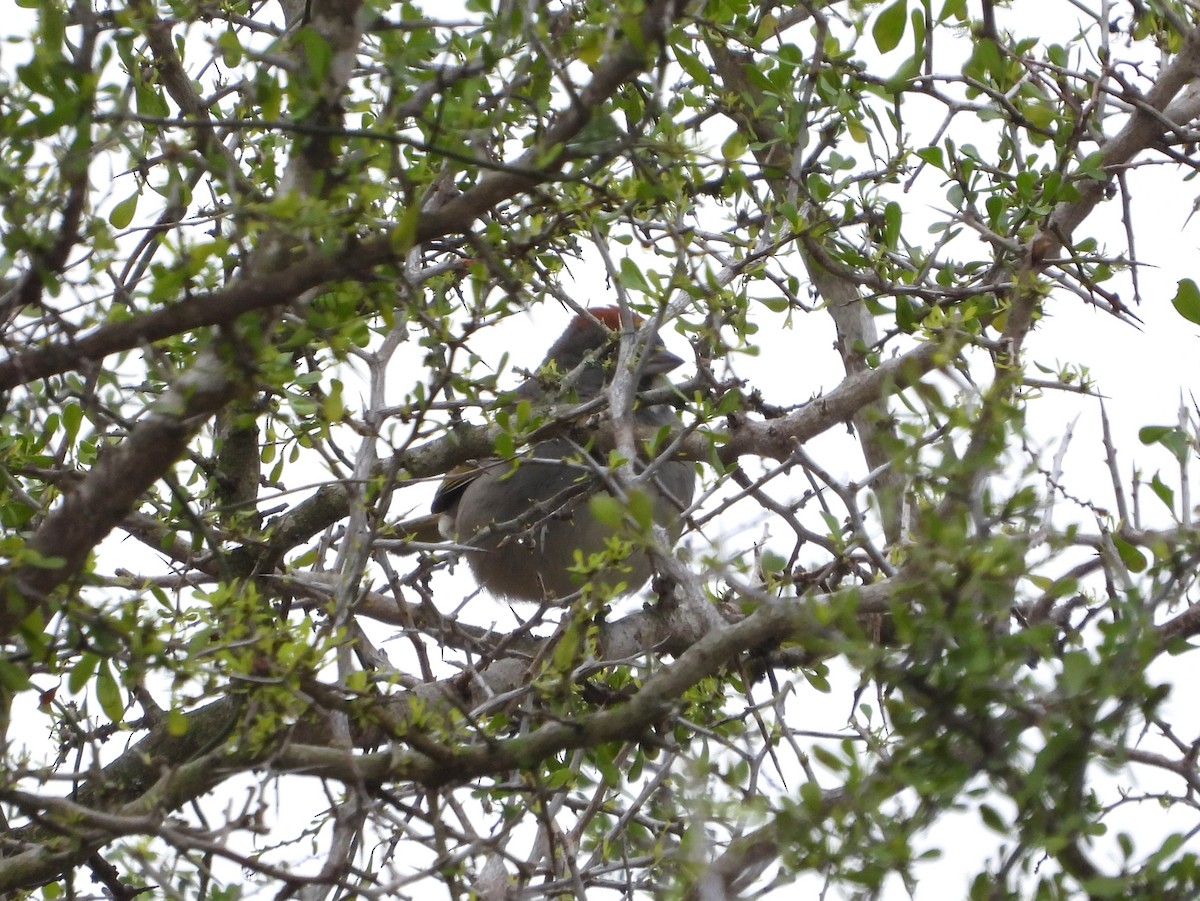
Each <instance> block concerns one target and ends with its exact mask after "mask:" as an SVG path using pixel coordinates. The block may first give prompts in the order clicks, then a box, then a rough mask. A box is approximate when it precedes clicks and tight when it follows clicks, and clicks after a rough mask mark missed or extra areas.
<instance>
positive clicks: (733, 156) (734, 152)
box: [721, 131, 750, 163]
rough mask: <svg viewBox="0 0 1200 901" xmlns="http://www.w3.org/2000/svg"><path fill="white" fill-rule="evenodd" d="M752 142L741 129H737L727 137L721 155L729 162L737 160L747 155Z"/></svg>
mask: <svg viewBox="0 0 1200 901" xmlns="http://www.w3.org/2000/svg"><path fill="white" fill-rule="evenodd" d="M749 146H750V144H749V142H747V140H746V136H745V135H743V134H742V133H741V132H740V131H735V132H734V133H733V134H731V135H730V136H729V137H727V138H726V139H725V143H724V144H722V145H721V157H722V158H723V159H724V160H725V162H727V163H732V162H736V161H737V160H740V159H741V158H742V156H744V155H745V153H746V150H747V148H749Z"/></svg>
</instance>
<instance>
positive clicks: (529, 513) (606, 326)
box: [432, 306, 696, 605]
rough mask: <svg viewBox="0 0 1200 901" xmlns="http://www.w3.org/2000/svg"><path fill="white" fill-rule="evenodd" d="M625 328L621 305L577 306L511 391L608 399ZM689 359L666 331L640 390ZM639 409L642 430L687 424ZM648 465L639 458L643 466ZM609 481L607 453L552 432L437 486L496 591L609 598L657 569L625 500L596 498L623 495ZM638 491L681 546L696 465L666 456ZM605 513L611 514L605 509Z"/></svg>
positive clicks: (450, 519)
mask: <svg viewBox="0 0 1200 901" xmlns="http://www.w3.org/2000/svg"><path fill="white" fill-rule="evenodd" d="M620 328H621V314H620V310H619V308H617V307H611V306H604V307H593V308H590V309H588V310H587V311H586V312H580V313H578V314H577V315H576V316H575V317H574V318H573V319H572V320H571V322H570V323H569V324H568V325H567V328H566V330H565V331H564V332H563V333H562V335H561V337H559V338H558V340H557V341H555V342H554V344H553V345H552V346H551V347H550V350H549V352H548V353H547V354H546V358H545V359H544V360H543V361H542V364H541V366H540V367H539V368H538V370H537V371H536V372H535V373H533V374H532V375H531V376H530V377H529V378H528V379H527V380H526V381H525V382H524V383H523V384H522V385H521V386H520V387H519V388H517V390H516V392H515V394H514V395H512V398H513V401H514V403H513V406H514V407H515V406H516V404H518V403H521V402H528V403H530V404H532V405H534V406H536V405H538V404H565V403H586V402H587V401H591V400H593V399H596V398H599V397H601V396H602V395H603V394H604V393H605V391H606V390H607V389H608V387H609V385H610V384H611V383H612V376H613V371H614V368H615V366H616V361H617V351H618V347H619V343H620V340H619V333H620ZM682 363H683V360H682V359H680V358H679V357H678V356H676V355H675V354H673V353H671V352H670V351H669V350H667V348H666V346H665V345H664V344H663V342H662V338H661V337H660V336H659V335H658V334H657V333H655V334H654V335H653V336H652V337H651V338H650V339H649V340H648V341H647V343H646V346H645V347H644V349H643V350H642V352H641V354H640V358H639V359H638V360H637V361H636V363H635V365H636V375H637V378H638V383H637V392H638V393H639V394H641V393H642V392H644V391H646V390H647V389H650V388H652V387H656V386H661V385H665V384H667V383H668V382H667V379H666V377H665V376H666V373H668V372H671V371H672V370H674V369H676V368H678V367H679V366H680V365H682ZM632 415H633V420H634V422H635V424H636V425H638V426H644V427H647V428H658V427H662V426H664V425H674V424H678V422H679V420H678V417H677V416H676V414H675V411H674V410H673V409H672V408H671V407H670V406H668V405H666V404H640V403H639V402H638V401H635V404H634V408H633V414H632ZM647 462H648V461H646V460H639V461H638V469H639V471H644V469H645V466H646V464H647ZM604 476H605V464H604V461H603V458H602V457H601V456H599V455H596V456H593V455H592V454H590V453H589V451H588V450H586V449H581V448H580V447H579V445H577V444H576V443H574V442H573V441H571V440H569V439H568V438H561V437H559V438H549V439H546V440H544V441H538V442H536V443H535V444H533V445H532V447H530V448H528V449H527V450H526V451H525V452H523V453H522V454H520V455H518V456H517V457H515V458H514V459H512V460H500V459H489V460H482V461H478V462H477V463H476V464H474V465H472V466H470V467H469V468H467V469H465V470H464V471H461V472H452V473H451V474H449V475H448V476H447V477H446V478H445V480H444V481H443V482H442V484H441V486H440V488H439V489H438V491H437V493H436V495H435V497H434V500H433V504H432V509H433V512H434V513H435V514H439V515H440V524H439V528H441V530H442V532H443V534H445V535H446V536H447V537H449V538H451V539H453V540H455V541H457V542H459V543H460V544H463V545H466V546H468V547H469V548H470V549H469V550H468V551H466V556H467V562H468V564H469V565H470V567H471V570H472V572H473V573H474V575H475V578H476V580H477V581H478V583H479V584H480V586H481V587H482V588H484V589H485V590H486V591H487V592H488V593H490V594H491V595H493V596H496V597H499V598H502V599H505V600H509V601H527V602H535V603H540V604H547V605H561V604H565V603H569V602H570V601H571V600H572V599H573V598H574V597H576V596H577V595H579V593H580V590H581V589H582V588H583V587H584V585H585V584H586V585H588V586H589V587H590V589H591V591H592V593H593V594H595V593H601V594H602V595H603V596H604V600H605V601H607V600H611V599H613V598H616V597H619V596H621V595H625V594H630V593H632V592H634V591H637V590H638V589H639V588H641V587H642V585H644V584H645V583H646V581H647V580H648V579H649V578H650V576H651V575H652V573H653V564H652V562H651V558H650V553H649V551H648V549H647V544H646V540H645V531H644V530H642V532H641V535H640V536H639V534H638V532H639V530H638V528H637V527H636V526H634V525H632V524H630V523H629V522H628V521H627V520H626V519H625V518H624V517H622V516H621V515H620V514H619V513H617V514H616V515H615V516H614V515H612V512H611V511H613V510H614V509H617V510H619V509H620V508H619V507H615V506H614V505H613V504H611V503H609V504H602V505H597V504H596V503H595V502H594V501H593V500H592V499H593V498H597V497H600V498H603V497H608V498H612V496H613V495H612V493H611V492H610V491H609V487H610V486H611V482H609V480H607V479H605V478H604ZM606 482H607V483H608V484H606ZM638 487H640V489H641V490H642V491H644V492H645V495H646V497H647V498H648V499H649V501H650V516H649V517H643V525H644V524H645V520H646V519H647V518H648V519H652V520H653V521H654V522H655V523H657V524H658V525H660V526H662V527H664V528H665V530H666V532H667V534H668V535H669V536H670V539H671V542H672V543H674V542H676V541H678V539H679V537H680V535H681V533H682V531H683V516H682V513H683V511H684V510H685V509H686V508H687V507H688V506H689V505H690V504H691V501H692V496H693V494H694V492H695V487H696V470H695V465H694V464H692V463H688V462H685V461H682V460H664V461H658V462H657V463H656V465H655V466H654V467H653V470H652V472H651V474H650V476H649V478H648V479H647V480H646V481H645V482H644V483H641V484H639V486H638ZM601 506H603V507H604V508H605V509H606V510H607V511H609V513H608V515H605V513H604V512H603V511H600V507H601ZM598 511H600V512H601V516H600V518H597V517H596V515H594V514H595V513H596V512H598ZM639 538H640V540H639ZM595 555H602V556H600V557H597V556H595ZM581 564H582V569H584V570H588V571H587V572H586V574H585V573H584V572H581V571H580V569H581ZM592 567H594V569H593V568H592Z"/></svg>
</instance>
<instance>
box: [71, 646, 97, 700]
mask: <svg viewBox="0 0 1200 901" xmlns="http://www.w3.org/2000/svg"><path fill="white" fill-rule="evenodd" d="M99 662H100V658H99V657H98V656H96V655H95V654H93V653H91V652H90V651H85V652H84V653H83V654H82V655H81V656H80V658H79V660H78V661H77V662H76V664H75V665H74V666H73V667H71V672H70V674H69V675H68V676H67V690H68V691H70V692H71V694H73V695H74V694H79V692H81V691H83V689H84V688H85V687H86V686H87V684H88V682H90V681H91V679H92V675H93V674H94V673H95V672H96V665H97V664H98V663H99Z"/></svg>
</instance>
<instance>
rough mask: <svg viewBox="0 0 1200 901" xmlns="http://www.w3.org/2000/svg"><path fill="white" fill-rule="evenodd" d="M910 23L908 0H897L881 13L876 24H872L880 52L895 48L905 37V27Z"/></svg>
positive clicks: (872, 34)
mask: <svg viewBox="0 0 1200 901" xmlns="http://www.w3.org/2000/svg"><path fill="white" fill-rule="evenodd" d="M907 24H908V0H896V2H895V3H893V4H892V5H891V6H889V7H888V8H887V9H885V10H884V11H883V12H881V13H880V14H879V18H877V19H876V20H875V24H874V25H873V26H871V36H872V37H873V38H875V46H876V47H878V48H879V52H880V53H887V52H888V51H889V50H895V49H896V47H897V45H899V43H900V39H901V38H902V37H904V29H905V26H906V25H907Z"/></svg>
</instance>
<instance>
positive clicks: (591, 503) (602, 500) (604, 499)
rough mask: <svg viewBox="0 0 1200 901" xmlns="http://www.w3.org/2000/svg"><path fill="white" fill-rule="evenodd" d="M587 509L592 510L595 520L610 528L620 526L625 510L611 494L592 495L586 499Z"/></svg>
mask: <svg viewBox="0 0 1200 901" xmlns="http://www.w3.org/2000/svg"><path fill="white" fill-rule="evenodd" d="M588 509H589V510H591V511H592V516H594V517H595V519H596V522H598V523H600V524H601V525H602V526H608V527H609V528H610V529H615V528H617V527H618V526H620V525H621V523H622V521H623V520H624V518H625V511H624V510H623V509H622V508H621V505H620V503H618V501H617V499H616V498H614V497H613V496H612V495H611V494H595V495H592V497H591V498H589V499H588Z"/></svg>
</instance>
